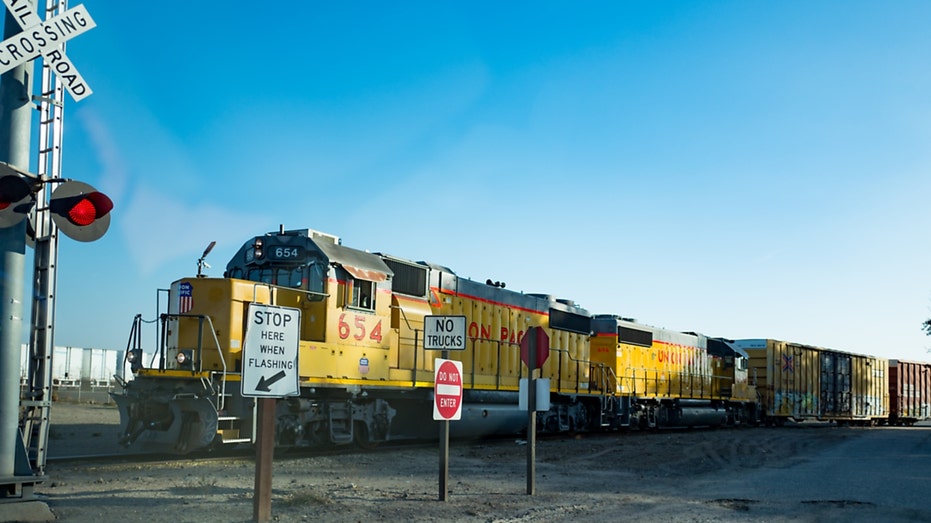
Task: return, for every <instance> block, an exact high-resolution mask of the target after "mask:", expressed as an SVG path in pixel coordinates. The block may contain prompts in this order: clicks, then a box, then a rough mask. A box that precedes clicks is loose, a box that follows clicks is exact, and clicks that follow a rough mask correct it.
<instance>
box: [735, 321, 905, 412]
mask: <svg viewBox="0 0 931 523" xmlns="http://www.w3.org/2000/svg"><path fill="white" fill-rule="evenodd" d="M736 344H737V346H738V347H740V348H741V349H743V350H744V351H746V353H747V355H748V356H749V358H750V369H751V376H754V375H755V380H756V385H757V390H758V392H759V394H760V401H761V403H762V408H763V416H764V420H765V421H766V422H767V423H775V424H781V423H783V422H785V421H786V420H787V419H793V420H795V421H804V420H821V421H834V422H838V423H857V424H875V423H881V422H885V421H886V419H887V418H888V416H889V360H886V359H883V358H877V357H874V356H864V355H859V354H850V353H846V352H841V351H837V350H833V349H825V348H821V347H814V346H810V345H802V344H799V343H793V342H787V341H779V340H772V339H748V340H737V342H736Z"/></svg>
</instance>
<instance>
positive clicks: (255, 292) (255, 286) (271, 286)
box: [252, 281, 330, 305]
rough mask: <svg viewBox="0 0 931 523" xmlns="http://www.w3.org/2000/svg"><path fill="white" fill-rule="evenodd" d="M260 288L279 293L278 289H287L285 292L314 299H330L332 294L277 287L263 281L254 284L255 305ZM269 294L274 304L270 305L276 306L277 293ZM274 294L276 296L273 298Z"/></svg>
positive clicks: (284, 286)
mask: <svg viewBox="0 0 931 523" xmlns="http://www.w3.org/2000/svg"><path fill="white" fill-rule="evenodd" d="M259 287H268V290H269V291H273V290H275V291H277V290H278V289H285V290H288V291H295V292H303V293H304V294H309V295H311V296H313V297H320V298H328V297H329V296H330V294H329V293H326V292H317V291H311V290H307V289H301V288H300V287H288V286H287V285H276V284H274V283H266V282H263V281H256V282H252V301H253V303H256V300H257V299H258V298H257V294H258V288H259ZM268 294H269V298H270V301H271V302H272V303H271V304H270V305H276V303H275V301H277V293H272V292H269V293H268ZM273 294H274V296H273Z"/></svg>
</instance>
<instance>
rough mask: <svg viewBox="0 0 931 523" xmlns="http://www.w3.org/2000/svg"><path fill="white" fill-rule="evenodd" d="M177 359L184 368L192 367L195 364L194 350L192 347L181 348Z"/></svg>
mask: <svg viewBox="0 0 931 523" xmlns="http://www.w3.org/2000/svg"><path fill="white" fill-rule="evenodd" d="M175 360H176V361H177V362H178V365H179V366H181V367H182V368H188V369H190V368H192V366H193V365H194V351H192V350H190V349H185V350H179V351H178V355H177V356H175Z"/></svg>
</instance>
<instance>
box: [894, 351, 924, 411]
mask: <svg viewBox="0 0 931 523" xmlns="http://www.w3.org/2000/svg"><path fill="white" fill-rule="evenodd" d="M929 418H931V363H919V362H915V361H902V360H889V423H890V424H893V425H903V424H905V425H911V424H912V423H915V422H916V421H922V420H926V419H929Z"/></svg>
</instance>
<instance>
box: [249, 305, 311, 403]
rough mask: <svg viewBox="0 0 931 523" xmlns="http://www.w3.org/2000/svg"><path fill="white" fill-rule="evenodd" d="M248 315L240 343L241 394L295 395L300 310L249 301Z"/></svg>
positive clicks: (274, 396) (266, 396)
mask: <svg viewBox="0 0 931 523" xmlns="http://www.w3.org/2000/svg"><path fill="white" fill-rule="evenodd" d="M248 315H249V318H248V320H247V323H246V336H245V339H244V340H243V347H242V395H243V396H247V397H253V398H258V397H264V398H280V397H284V396H297V395H298V394H300V387H299V381H300V380H299V378H298V366H297V352H298V350H297V349H298V345H299V344H300V332H301V329H300V326H301V310H300V309H292V308H290V307H278V306H275V305H262V304H259V303H250V304H249V311H248Z"/></svg>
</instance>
